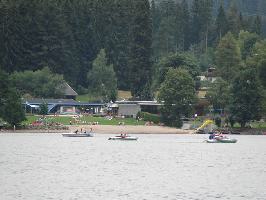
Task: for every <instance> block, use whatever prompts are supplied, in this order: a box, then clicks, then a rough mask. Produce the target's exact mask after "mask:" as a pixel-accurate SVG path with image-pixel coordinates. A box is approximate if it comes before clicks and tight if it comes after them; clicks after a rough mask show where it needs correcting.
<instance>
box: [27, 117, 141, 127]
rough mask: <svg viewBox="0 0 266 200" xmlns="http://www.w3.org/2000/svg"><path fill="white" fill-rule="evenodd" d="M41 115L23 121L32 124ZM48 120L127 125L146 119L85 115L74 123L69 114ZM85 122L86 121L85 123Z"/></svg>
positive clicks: (48, 119) (48, 118)
mask: <svg viewBox="0 0 266 200" xmlns="http://www.w3.org/2000/svg"><path fill="white" fill-rule="evenodd" d="M39 118H41V116H27V120H26V121H24V122H23V124H25V125H27V124H31V123H32V122H34V121H36V120H38V119H39ZM46 120H47V122H58V123H61V124H64V125H70V120H71V121H72V125H76V124H77V125H78V124H89V123H93V122H98V123H99V125H118V124H119V122H124V124H125V125H144V124H145V121H137V120H135V119H133V118H125V119H121V118H113V119H112V120H109V119H107V118H105V117H93V116H84V117H81V118H79V119H78V120H79V122H77V123H74V121H75V120H74V118H72V117H67V116H49V115H47V116H46ZM83 122H85V123H83Z"/></svg>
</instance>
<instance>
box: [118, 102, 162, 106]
mask: <svg viewBox="0 0 266 200" xmlns="http://www.w3.org/2000/svg"><path fill="white" fill-rule="evenodd" d="M115 103H116V104H120V105H121V104H127V105H130V104H138V105H147V106H159V105H162V104H160V103H158V102H157V101H116V102H115Z"/></svg>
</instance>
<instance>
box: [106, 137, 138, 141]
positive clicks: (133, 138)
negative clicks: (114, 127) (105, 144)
mask: <svg viewBox="0 0 266 200" xmlns="http://www.w3.org/2000/svg"><path fill="white" fill-rule="evenodd" d="M137 139H138V138H137V137H110V138H109V139H108V140H129V141H130V140H137Z"/></svg>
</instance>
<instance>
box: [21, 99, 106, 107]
mask: <svg viewBox="0 0 266 200" xmlns="http://www.w3.org/2000/svg"><path fill="white" fill-rule="evenodd" d="M23 103H24V104H27V105H40V104H43V103H46V104H56V105H66V106H67V105H73V106H103V105H104V104H103V103H94V102H79V101H75V100H73V99H29V100H24V102H23Z"/></svg>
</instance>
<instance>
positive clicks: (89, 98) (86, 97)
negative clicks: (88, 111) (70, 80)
mask: <svg viewBox="0 0 266 200" xmlns="http://www.w3.org/2000/svg"><path fill="white" fill-rule="evenodd" d="M99 99H101V98H99V97H96V96H92V95H90V94H83V95H78V96H77V101H81V102H93V101H99Z"/></svg>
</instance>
